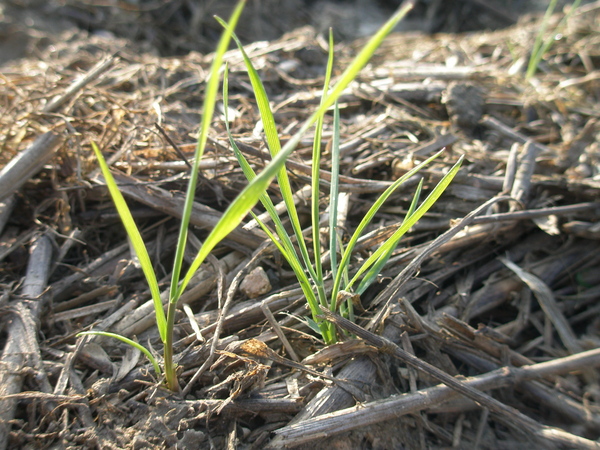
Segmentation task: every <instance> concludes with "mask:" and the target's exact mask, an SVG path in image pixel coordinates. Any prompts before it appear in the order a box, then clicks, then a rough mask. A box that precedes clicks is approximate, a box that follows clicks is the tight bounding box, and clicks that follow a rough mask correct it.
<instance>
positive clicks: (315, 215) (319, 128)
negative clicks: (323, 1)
mask: <svg viewBox="0 0 600 450" xmlns="http://www.w3.org/2000/svg"><path fill="white" fill-rule="evenodd" d="M333 52H334V43H333V31H332V30H331V29H330V30H329V56H328V58H327V70H326V71H325V81H324V83H323V94H322V96H321V103H322V102H324V101H325V98H326V97H327V95H328V91H329V83H330V82H331V73H332V72H333ZM323 122H324V116H320V117H319V119H318V120H317V125H316V127H315V137H314V140H313V157H312V186H311V219H312V234H313V254H314V262H315V272H316V274H317V283H318V284H320V285H322V284H323V267H322V264H321V236H320V218H321V216H320V211H319V201H320V196H321V189H320V188H321V183H320V171H321V138H322V136H323ZM330 214H331V213H330ZM331 266H332V267H334V264H332V265H331Z"/></svg>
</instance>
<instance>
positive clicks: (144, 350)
mask: <svg viewBox="0 0 600 450" xmlns="http://www.w3.org/2000/svg"><path fill="white" fill-rule="evenodd" d="M77 336H106V337H110V338H114V339H118V340H119V341H121V342H124V343H125V344H128V345H131V346H132V347H134V348H136V349H138V350H139V351H140V352H142V353H143V354H144V355H146V358H148V361H150V362H151V363H152V365H153V366H154V372H156V376H158V377H160V375H161V373H162V372H161V371H160V366H159V365H158V361H156V358H155V357H154V355H152V353H150V351H149V350H148V349H147V348H146V347H144V346H143V345H141V344H140V343H138V342H135V341H134V340H132V339H129V338H127V337H125V336H121V335H120V334H116V333H109V332H108V331H82V332H81V333H77Z"/></svg>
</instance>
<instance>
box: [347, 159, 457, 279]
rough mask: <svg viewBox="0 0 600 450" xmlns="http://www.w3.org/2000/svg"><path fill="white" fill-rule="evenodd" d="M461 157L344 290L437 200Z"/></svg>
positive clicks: (448, 182)
mask: <svg viewBox="0 0 600 450" xmlns="http://www.w3.org/2000/svg"><path fill="white" fill-rule="evenodd" d="M463 159H464V156H461V157H460V159H459V160H458V161H457V162H456V164H454V166H452V169H450V171H449V172H448V173H447V174H446V175H444V178H442V179H441V180H440V182H439V183H438V184H437V186H436V187H435V188H434V189H433V191H431V193H430V194H429V195H428V196H427V198H426V199H425V200H424V201H423V203H421V206H419V207H418V208H417V210H416V211H415V212H414V213H413V214H411V215H410V216H409V217H406V218H405V219H404V221H403V222H402V225H401V226H400V228H398V229H397V230H396V231H395V232H394V234H393V235H392V236H390V237H389V239H388V240H387V241H386V242H385V243H384V244H383V245H382V246H381V247H379V248H378V249H377V250H376V251H375V252H373V254H372V255H371V256H370V257H369V258H367V260H366V261H365V262H364V263H363V265H362V266H361V268H360V269H359V270H358V272H357V273H356V274H355V275H354V277H353V278H352V280H350V283H349V285H348V287H347V288H346V290H348V289H350V288H351V287H352V285H353V284H354V283H355V282H356V281H357V280H358V279H359V278H360V277H361V275H362V274H363V273H364V272H365V271H366V270H367V269H368V268H369V267H371V265H373V264H374V263H375V261H377V260H378V259H379V258H380V257H382V255H384V254H385V253H386V251H388V250H389V246H390V245H394V243H397V242H398V241H399V240H400V238H401V237H402V236H404V234H406V232H407V231H408V230H410V228H411V227H412V226H413V225H414V224H415V223H417V221H418V220H419V219H420V218H421V217H423V215H424V214H425V213H426V212H427V211H429V209H430V208H431V207H432V206H433V204H434V203H435V202H436V201H437V200H438V198H440V196H441V195H442V194H443V193H444V191H445V190H446V188H447V187H448V185H449V184H450V182H451V181H452V180H453V179H454V177H455V176H456V174H457V173H458V170H459V169H460V166H461V164H462V162H463Z"/></svg>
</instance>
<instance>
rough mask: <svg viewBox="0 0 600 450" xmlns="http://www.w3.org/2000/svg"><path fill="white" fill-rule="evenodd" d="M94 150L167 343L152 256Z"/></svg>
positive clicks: (165, 327) (101, 157)
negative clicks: (148, 289)
mask: <svg viewBox="0 0 600 450" xmlns="http://www.w3.org/2000/svg"><path fill="white" fill-rule="evenodd" d="M92 149H93V150H94V153H95V154H96V158H97V159H98V164H99V165H100V170H101V171H102V175H103V176H104V180H105V181H106V186H107V187H108V191H109V192H110V196H111V197H112V199H113V203H114V204H115V207H116V208H117V212H118V213H119V217H120V218H121V221H122V222H123V226H124V227H125V230H126V231H127V235H128V236H129V239H130V240H131V244H132V245H133V249H134V250H135V254H136V255H137V257H138V259H139V261H140V265H141V266H142V271H143V272H144V275H145V276H146V281H147V282H148V287H149V288H150V293H151V295H152V301H153V302H154V312H155V314H156V325H157V327H158V332H159V334H160V339H161V340H162V341H163V342H165V340H166V332H167V321H166V317H165V310H164V308H163V304H162V300H161V298H160V290H159V288H158V281H157V280H156V274H155V273H154V268H153V267H152V262H151V261H150V256H149V255H148V250H146V245H145V244H144V241H143V239H142V235H141V234H140V231H139V230H138V227H137V225H136V224H135V221H134V220H133V216H132V215H131V211H129V207H128V206H127V202H125V199H124V198H123V194H121V191H119V187H118V186H117V182H116V181H115V179H114V177H113V176H112V173H110V169H109V167H108V164H106V160H105V159H104V155H102V152H101V151H100V149H99V148H98V146H97V145H96V143H95V142H92Z"/></svg>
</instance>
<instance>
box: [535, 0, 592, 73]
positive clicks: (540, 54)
mask: <svg viewBox="0 0 600 450" xmlns="http://www.w3.org/2000/svg"><path fill="white" fill-rule="evenodd" d="M579 3H581V0H575V1H574V2H573V4H572V5H571V8H570V10H569V12H568V13H567V14H566V15H565V17H563V18H562V20H561V21H560V22H559V24H558V25H557V26H556V28H555V29H554V30H553V31H552V33H551V36H548V37H547V38H546V40H545V41H544V34H545V33H546V29H547V28H548V23H549V21H550V18H551V16H552V13H553V12H554V9H555V8H556V4H557V0H551V2H550V4H549V5H548V8H547V9H546V12H545V13H544V18H543V19H542V25H541V27H540V29H539V31H538V33H537V36H536V37H535V43H534V45H533V49H532V50H531V56H530V57H529V63H528V64H527V72H526V74H525V78H526V79H527V80H529V79H530V78H531V77H533V76H534V75H535V73H536V72H537V69H538V66H539V65H540V62H541V61H542V59H543V58H544V55H546V53H547V52H548V50H550V47H551V46H552V44H553V43H554V40H555V39H556V36H557V35H558V34H559V33H560V31H561V30H562V28H563V26H564V25H565V23H566V22H567V20H568V19H569V17H571V15H572V14H573V13H574V12H575V10H576V9H577V7H578V6H579Z"/></svg>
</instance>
